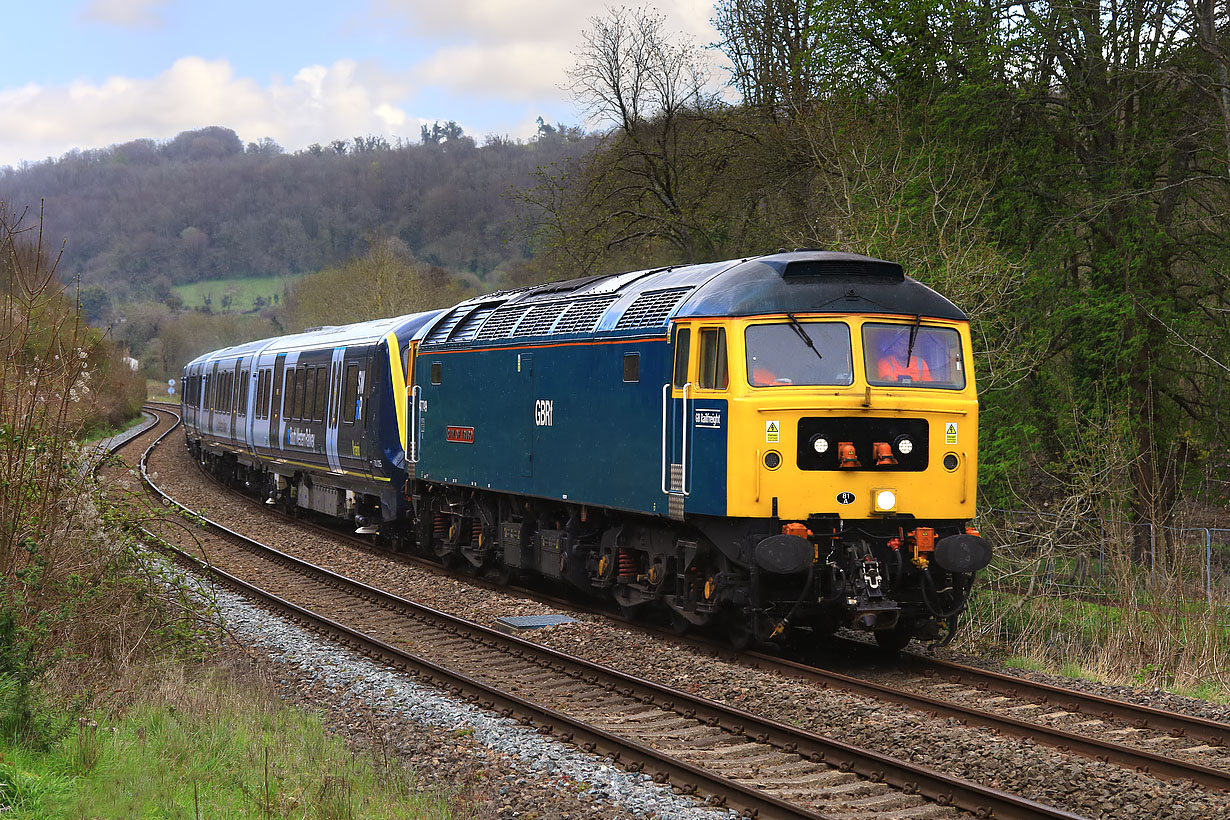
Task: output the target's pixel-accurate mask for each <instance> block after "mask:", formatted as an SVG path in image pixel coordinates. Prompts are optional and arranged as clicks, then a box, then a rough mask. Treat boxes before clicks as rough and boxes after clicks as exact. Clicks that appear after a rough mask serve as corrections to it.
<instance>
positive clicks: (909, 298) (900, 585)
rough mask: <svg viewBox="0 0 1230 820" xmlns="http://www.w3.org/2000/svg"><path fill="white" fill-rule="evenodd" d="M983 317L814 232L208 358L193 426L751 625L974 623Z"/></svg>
mask: <svg viewBox="0 0 1230 820" xmlns="http://www.w3.org/2000/svg"><path fill="white" fill-rule="evenodd" d="M972 362H973V355H972V350H971V346H970V334H969V323H968V320H967V318H966V316H965V315H964V314H963V313H962V312H961V311H960V310H959V309H958V308H957V307H956V306H954V305H953V304H952V303H951V302H949V301H948V300H947V299H945V298H944V297H942V296H940V295H939V294H937V293H936V292H935V291H933V290H931V289H930V288H928V287H926V286H925V285H923V284H921V283H920V282H918V281H916V280H914V279H912V278H911V277H908V276H906V275H905V273H904V271H903V270H902V268H901V266H900V265H898V264H895V263H892V262H887V261H884V260H880V259H873V258H870V257H865V256H858V255H854V254H844V253H834V252H824V251H795V252H789V253H787V252H780V253H776V254H772V255H767V256H760V257H755V258H749V259H742V260H732V261H725V262H716V263H711V264H699V265H687V266H674V267H665V268H658V269H652V270H640V271H631V272H627V273H619V274H612V275H603V276H591V277H588V278H583V279H576V280H572V281H566V282H553V283H549V284H545V285H539V286H535V287H526V288H519V289H515V290H508V291H501V292H498V293H492V294H487V295H483V296H478V297H475V298H473V299H469V300H467V301H464V302H462V303H460V304H458V305H454V306H453V307H451V308H447V309H445V310H440V311H433V312H429V313H422V314H416V315H411V316H403V317H399V318H396V319H384V320H378V321H372V322H365V323H361V324H357V325H348V326H345V327H328V328H319V329H315V330H312V331H308V332H305V333H301V334H297V335H293V336H285V337H280V338H275V339H267V340H262V341H257V342H251V343H248V344H244V345H239V346H235V347H230V348H226V349H223V350H218V351H215V352H212V353H209V354H206V355H204V356H201V357H199V358H198V359H196V360H194V361H192V362H191V363H189V364H188V365H187V366H186V367H185V368H184V371H183V376H182V381H181V388H182V389H181V396H182V403H183V408H182V409H183V416H184V422H185V429H186V431H187V440H188V446H189V448H190V449H191V450H192V452H193V453H194V455H196V456H197V457H198V458H199V459H200V460H201V462H202V463H203V464H205V465H207V466H208V467H209V468H210V469H211V470H213V471H214V472H215V473H216V474H218V475H219V476H221V477H222V478H224V479H226V480H229V481H233V482H236V483H238V484H241V485H245V486H247V487H250V488H253V489H254V490H256V491H258V492H260V493H261V494H262V495H263V496H264V497H265V498H266V499H267V501H268V502H269V503H271V504H282V505H285V506H287V507H289V508H291V509H304V510H313V511H316V512H318V513H322V514H325V515H328V516H331V517H333V518H338V519H343V520H347V521H350V522H353V524H354V525H355V526H356V527H357V528H358V530H359V531H360V532H366V533H374V534H378V537H379V539H380V541H381V542H382V543H384V544H387V545H389V546H390V547H391V548H392V549H397V550H417V551H420V552H424V553H427V554H431V555H434V556H437V557H438V558H439V559H440V560H442V561H443V562H445V563H448V564H453V565H456V566H459V567H462V568H465V569H468V570H470V571H473V572H480V571H481V572H489V573H491V574H493V575H495V576H499V577H504V578H507V577H508V576H510V575H525V576H544V577H546V578H551V579H557V580H558V581H560V582H562V583H565V584H567V585H569V586H573V587H576V588H579V589H581V590H584V591H586V592H588V593H591V594H596V595H603V596H610V597H611V598H613V599H614V600H615V601H616V602H617V603H618V604H619V605H620V606H621V607H622V608H624V609H625V610H626V611H629V612H630V613H634V614H635V613H639V612H644V611H646V610H648V609H654V610H658V611H662V612H665V613H666V614H667V615H668V616H669V617H670V619H671V620H672V622H673V623H674V624H675V625H676V626H677V627H678V628H679V629H681V630H682V629H686V628H689V627H691V626H700V625H706V624H710V623H717V624H719V625H721V626H722V627H723V628H725V629H726V630H728V632H729V633H730V635H731V637H732V638H733V639H734V640H735V641H736V642H737V643H744V642H750V641H766V640H770V639H772V638H774V637H777V636H784V635H796V636H797V635H806V634H808V633H809V632H811V633H817V632H823V633H827V632H831V631H833V630H834V629H836V628H838V627H841V626H845V627H852V628H855V629H861V630H866V631H869V632H872V633H874V635H875V637H876V639H877V640H878V641H879V642H880V643H881V644H882V645H885V646H888V647H894V648H895V647H901V646H904V645H905V643H907V642H908V641H909V640H910V639H912V638H919V639H928V640H934V639H938V638H941V637H945V636H950V635H951V633H952V630H953V629H954V628H955V625H956V619H957V618H958V616H959V614H960V613H961V611H962V610H963V609H964V606H965V602H966V599H967V596H968V594H969V591H970V587H971V584H972V583H973V579H974V576H975V574H976V573H977V571H978V570H980V569H982V568H983V567H985V566H986V565H987V564H988V563H989V562H990V560H991V547H990V545H989V544H988V543H987V542H986V541H985V540H984V539H983V538H982V537H981V536H980V535H979V534H978V533H977V532H976V531H975V530H973V529H972V528H971V527H970V526H969V522H970V520H971V519H972V518H973V517H974V514H975V501H976V485H977V456H978V452H977V442H978V400H977V395H976V392H975V384H974V373H973V370H972Z"/></svg>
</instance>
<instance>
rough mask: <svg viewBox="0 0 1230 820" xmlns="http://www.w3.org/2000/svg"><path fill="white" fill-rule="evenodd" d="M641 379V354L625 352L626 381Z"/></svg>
mask: <svg viewBox="0 0 1230 820" xmlns="http://www.w3.org/2000/svg"><path fill="white" fill-rule="evenodd" d="M640 380H641V354H640V353H625V354H624V381H625V382H639V381H640Z"/></svg>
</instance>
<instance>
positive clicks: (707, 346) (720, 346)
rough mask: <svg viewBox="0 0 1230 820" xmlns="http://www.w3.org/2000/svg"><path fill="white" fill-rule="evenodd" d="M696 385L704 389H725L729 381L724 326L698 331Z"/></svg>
mask: <svg viewBox="0 0 1230 820" xmlns="http://www.w3.org/2000/svg"><path fill="white" fill-rule="evenodd" d="M696 381H697V387H700V388H702V389H704V390H725V389H726V386H727V385H728V384H729V383H730V373H729V369H728V367H727V364H726V328H724V327H707V328H704V329H703V330H701V332H700V373H698V374H697V378H696Z"/></svg>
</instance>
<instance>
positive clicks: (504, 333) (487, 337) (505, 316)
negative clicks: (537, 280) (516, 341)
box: [476, 305, 529, 342]
mask: <svg viewBox="0 0 1230 820" xmlns="http://www.w3.org/2000/svg"><path fill="white" fill-rule="evenodd" d="M527 310H529V308H527V307H526V306H525V305H513V306H511V307H503V308H500V309H499V310H497V311H496V312H495V314H494V315H492V316H491V318H490V319H488V320H487V322H486V323H485V324H484V325H483V329H482V330H480V331H479V333H478V336H477V337H476V338H477V339H478V341H480V342H487V341H491V340H492V339H507V338H508V336H509V334H510V333H511V332H512V329H513V327H514V326H516V324H517V322H518V321H520V320H521V317H522V316H524V315H525V313H526V311H527Z"/></svg>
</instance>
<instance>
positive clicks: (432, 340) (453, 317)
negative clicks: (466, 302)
mask: <svg viewBox="0 0 1230 820" xmlns="http://www.w3.org/2000/svg"><path fill="white" fill-rule="evenodd" d="M465 313H466V309H465V308H464V307H460V308H455V309H454V310H453V312H452V313H450V314H448V315H447V316H445V317H444V318H443V319H441V320H440V321H439V322H438V323H437V324H436V326H435V327H434V328H432V330H431V333H430V334H429V335H428V336H427V338H426V339H425V340H424V342H423V343H424V344H429V345H439V344H444V342H446V341H447V340H448V334H450V333H452V332H453V328H454V327H456V326H457V323H458V322H460V321H461V317H462V316H464V315H465Z"/></svg>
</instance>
